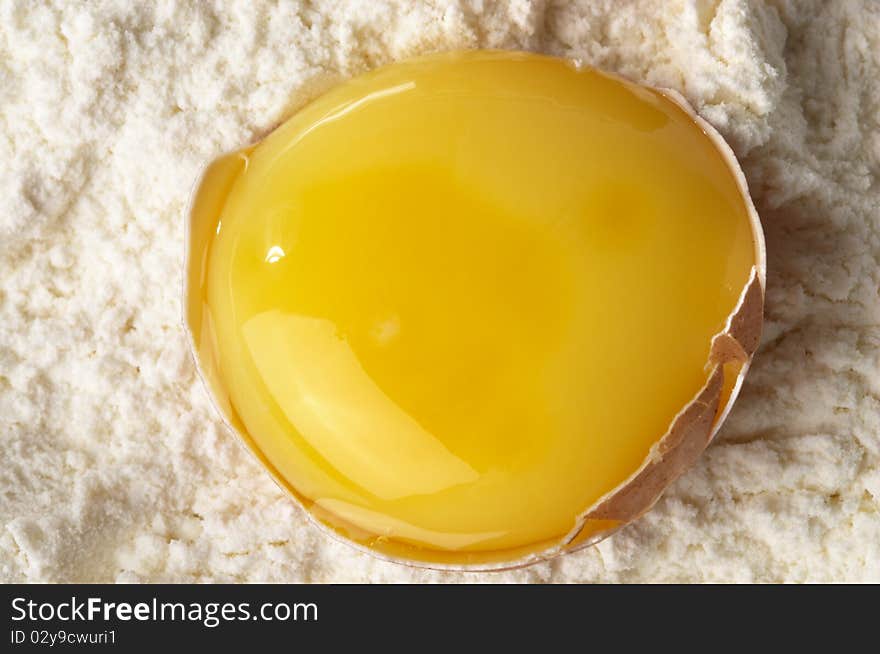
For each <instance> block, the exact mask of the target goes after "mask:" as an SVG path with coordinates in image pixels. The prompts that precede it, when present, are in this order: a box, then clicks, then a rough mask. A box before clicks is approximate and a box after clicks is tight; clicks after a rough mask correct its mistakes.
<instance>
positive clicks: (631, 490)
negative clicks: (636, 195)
mask: <svg viewBox="0 0 880 654" xmlns="http://www.w3.org/2000/svg"><path fill="white" fill-rule="evenodd" d="M605 74H606V75H608V73H605ZM611 77H616V78H618V79H621V80H623V78H622V77H620V76H615V75H611ZM626 81H627V82H629V83H631V81H630V80H626ZM642 86H645V85H642ZM646 88H651V89H652V90H654V91H656V92H658V93H660V94H662V95H663V96H665V97H666V98H667V99H669V100H670V101H671V102H673V103H674V104H675V105H677V106H678V107H680V108H681V109H682V110H683V111H684V112H685V113H686V114H687V115H688V116H689V117H690V118H691V119H692V120H693V121H694V122H695V123H696V124H697V125H698V126H699V127H700V129H701V130H702V131H703V132H704V133H705V134H706V135H707V136H709V138H710V139H711V141H712V142H713V143H714V145H715V147H716V149H717V151H718V152H719V153H720V154H721V156H722V158H723V159H724V160H725V161H726V162H727V164H728V167H729V169H730V171H731V173H732V174H733V176H734V178H735V181H736V184H737V187H738V189H739V191H740V194H741V197H742V201H743V204H744V207H745V209H746V212H747V215H748V217H749V221H750V225H751V231H752V239H753V244H754V250H755V264H754V266H753V267H752V270H751V274H750V276H749V279H748V282H747V283H746V285H745V287H744V288H743V290H742V292H741V294H740V298H739V302H738V303H737V305H736V307H735V308H734V310H733V312H732V313H731V314H730V315H729V316H728V319H727V321H726V324H725V328H724V330H723V331H721V332H720V333H718V334H716V335H715V336H714V337H713V339H712V346H711V349H710V355H709V360H708V361H707V362H706V366H707V370H709V371H710V374H709V377H708V381H707V382H706V384H705V385H704V386H703V388H702V389H701V390H700V391H699V392H698V393H697V394H696V395H695V396H694V398H693V399H692V400H691V401H690V402H689V403H688V404H687V405H685V406H684V407H683V408H682V409H681V411H680V412H679V413H678V414H677V415H676V417H675V418H674V419H673V421H672V423H671V425H670V427H669V429H668V431H667V432H666V433H665V434H664V435H663V436H662V437H661V438H659V439H658V441H657V442H656V443H655V444H654V446H653V447H652V448H651V450H650V452H649V453H648V455H647V456H646V457H645V459H644V461H643V462H642V464H641V465H640V466H639V468H638V469H637V470H635V471H634V472H633V473H632V475H630V477H629V478H628V479H626V480H625V481H623V482H622V483H621V484H619V485H618V486H617V487H616V488H615V489H613V490H612V491H610V492H608V493H607V494H606V495H604V496H603V497H601V498H600V499H599V500H598V501H596V502H595V503H594V504H593V505H592V506H590V507H589V508H587V509H586V510H585V511H584V512H583V513H582V514H581V515H580V516H579V518H578V519H577V521H576V524H575V526H574V528H573V529H572V530H571V531H569V533H568V534H567V535H565V536H564V537H563V538H561V539H559V540H558V541H553V542H547V543H545V544H544V545H545V546H544V547H543V548H541V549H540V551H535V548H534V547H528V548H522V551H521V552H517V551H513V550H508V551H506V552H505V555H506V556H505V557H504V558H503V559H501V560H499V559H497V554H496V553H493V554H495V555H494V556H492V557H486V558H485V559H484V560H481V558H480V556H479V555H476V556H473V557H471V560H472V561H473V562H468V563H462V562H460V561H458V560H455V559H454V558H452V557H451V558H450V562H448V563H445V562H443V561H440V562H438V561H436V560H433V559H432V560H429V561H424V560H419V559H418V558H415V557H414V556H413V551H412V548H411V547H410V546H407V545H404V544H396V543H393V542H390V541H386V542H384V543H382V545H383V547H382V548H381V549H375V548H371V547H367V546H365V545H363V544H361V543H358V542H356V541H354V540H351V539H350V538H347V537H345V536H343V535H342V534H341V533H339V532H337V531H336V530H335V529H334V528H333V527H331V526H329V525H327V524H325V522H323V521H322V520H320V519H318V517H316V515H315V513H316V512H317V511H318V507H317V506H316V505H314V504H313V503H312V502H311V501H310V500H308V499H307V498H304V497H302V496H301V495H300V494H298V493H297V492H296V490H295V489H294V488H293V487H292V486H291V485H290V484H289V483H288V482H287V480H285V479H284V478H283V477H282V476H281V475H280V474H279V472H278V470H277V469H276V468H275V467H274V466H273V465H272V463H271V462H270V461H269V460H268V459H267V458H266V456H265V455H264V454H263V453H262V452H261V451H260V449H259V448H258V447H257V446H256V445H255V443H254V441H253V439H252V438H251V437H250V436H249V434H248V433H247V430H246V429H245V428H244V425H243V423H242V421H241V419H240V418H239V416H238V414H237V413H236V412H235V409H234V407H233V406H232V405H231V403H230V402H229V399H228V397H227V396H226V394H225V391H224V389H223V386H222V383H221V380H220V377H219V371H218V364H217V361H216V352H217V347H216V340H215V336H214V330H213V328H212V325H211V323H210V321H211V315H210V312H208V311H206V310H205V306H204V302H203V301H201V298H203V297H204V284H205V278H204V275H205V269H206V266H207V254H208V249H209V248H208V243H209V239H210V238H211V232H212V231H213V230H214V229H215V228H216V225H215V223H214V222H213V221H212V220H210V219H205V217H211V218H215V217H216V216H217V215H219V213H220V209H221V208H222V204H223V202H224V199H225V196H226V192H227V191H228V189H229V187H230V186H231V184H232V183H233V182H234V180H235V179H236V177H237V175H238V174H239V173H240V172H241V171H242V170H243V169H245V168H246V166H247V161H248V159H247V153H248V151H249V150H250V149H252V148H253V147H254V145H251V146H250V147H248V148H245V149H243V150H240V151H236V152H233V153H230V154H226V155H222V156H220V157H218V158H217V159H215V160H214V161H212V162H210V163H209V164H208V165H207V166H206V168H205V169H204V171H203V173H202V175H201V176H200V177H199V179H198V181H197V182H196V184H195V186H194V189H193V192H192V195H191V198H190V202H189V206H188V208H187V214H186V215H187V234H186V261H185V270H186V275H185V277H184V290H183V308H184V312H183V323H184V328H185V330H186V332H187V334H188V337H189V339H190V346H191V349H192V352H193V357H194V360H195V363H196V367H197V370H198V371H199V374H200V376H201V377H202V380H203V381H204V383H205V384H206V386H207V388H208V390H209V395H210V397H211V399H212V401H213V403H214V405H215V406H216V408H217V410H218V411H219V413H220V415H221V417H222V418H223V421H224V422H225V424H226V425H227V426H228V427H229V428H230V429H231V430H232V431H233V432H234V433H235V434H236V435H237V436H238V437H239V438H240V439H241V440H242V441H243V442H244V444H245V445H247V448H248V450H250V452H251V453H252V454H254V455H255V456H256V457H257V458H258V459H259V460H260V462H261V463H262V464H263V465H264V466H265V467H266V468H267V469H268V470H269V472H270V473H271V475H272V477H273V478H274V479H275V481H276V483H278V484H279V486H280V487H282V488H283V489H284V490H285V491H287V492H288V493H289V494H290V495H291V496H292V497H293V498H294V499H295V500H296V501H297V502H298V503H299V504H300V506H301V507H303V508H306V509H307V510H306V515H308V516H309V519H310V520H311V521H312V522H313V523H314V524H315V525H316V526H318V528H320V529H321V530H323V531H324V532H326V533H328V534H329V535H331V536H332V537H334V538H336V539H338V540H341V541H342V542H345V543H347V544H349V545H351V546H353V547H355V548H357V549H359V550H361V551H363V552H366V553H369V554H371V555H373V556H377V557H379V558H382V559H385V560H390V561H394V562H398V563H405V564H409V565H416V566H422V567H430V568H436V569H450V570H497V569H506V568H514V567H521V566H524V565H529V564H532V563H536V562H538V561H542V560H546V559H548V558H552V557H555V556H558V555H560V554H564V553H567V552H573V551H576V550H578V549H581V548H584V547H587V546H589V545H592V544H594V543H596V542H598V541H600V540H602V539H604V538H606V537H607V536H609V535H611V534H612V533H614V532H615V531H616V530H618V529H620V528H621V527H623V526H625V525H627V524H629V523H630V522H632V521H633V520H635V519H636V518H638V517H639V516H641V515H643V514H644V513H645V512H647V511H648V510H650V508H651V507H652V506H653V505H654V504H655V503H656V502H657V500H658V499H659V498H660V496H661V495H662V493H663V491H664V490H665V489H666V488H667V487H668V486H669V485H670V484H671V483H672V482H673V481H674V480H675V479H677V478H678V477H679V476H680V475H681V474H682V473H684V472H685V471H686V470H687V469H688V468H689V467H690V466H691V465H693V464H694V462H695V461H696V460H697V458H698V457H699V455H700V454H701V453H702V451H703V450H704V449H705V448H706V446H707V445H708V444H709V443H710V442H711V440H712V438H713V437H714V436H715V434H716V433H717V432H718V430H719V429H720V427H721V425H722V424H723V422H724V420H725V418H726V417H727V415H728V414H729V413H730V410H731V408H732V406H733V403H734V401H735V400H736V397H737V395H738V394H739V391H740V388H741V386H742V383H743V380H744V378H745V376H746V373H747V372H748V369H749V365H750V363H751V360H752V357H753V355H754V353H755V350H756V349H757V346H758V343H759V340H760V334H761V326H762V320H763V303H764V288H765V279H766V253H765V246H764V235H763V230H762V227H761V223H760V219H759V217H758V214H757V211H756V210H755V207H754V205H753V203H752V201H751V198H750V196H749V193H748V187H747V184H746V179H745V176H744V174H743V172H742V169H741V168H740V166H739V164H738V162H737V160H736V157H735V155H734V153H733V151H732V150H731V148H730V146H729V145H728V144H727V143H726V142H725V141H724V139H723V138H722V137H721V135H720V134H719V133H718V132H717V131H716V130H715V129H714V128H713V127H712V126H711V125H709V124H708V123H707V122H706V121H704V120H703V119H702V118H700V117H699V116H698V115H697V113H696V112H695V111H694V110H693V108H692V107H691V106H690V104H689V103H688V102H687V100H685V98H684V97H683V96H681V95H680V94H679V93H677V92H676V91H673V90H669V89H663V88H655V87H646ZM205 342H212V343H213V346H212V347H209V348H207V351H206V348H200V347H199V345H200V344H201V343H205Z"/></svg>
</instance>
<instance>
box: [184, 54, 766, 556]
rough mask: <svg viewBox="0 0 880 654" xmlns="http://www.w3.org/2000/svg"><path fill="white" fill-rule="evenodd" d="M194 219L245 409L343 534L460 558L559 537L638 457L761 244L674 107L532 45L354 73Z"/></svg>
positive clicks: (199, 199)
mask: <svg viewBox="0 0 880 654" xmlns="http://www.w3.org/2000/svg"><path fill="white" fill-rule="evenodd" d="M192 230H193V231H192V234H191V247H192V251H191V270H190V275H191V278H190V286H191V289H194V291H193V297H194V299H193V300H192V302H191V305H190V307H189V312H190V313H189V322H190V325H191V327H192V328H193V331H194V339H195V342H196V350H197V353H198V357H199V360H200V363H201V365H202V370H203V373H204V375H205V377H206V378H207V381H208V383H209V385H210V387H211V389H212V391H213V394H214V396H215V398H216V400H217V403H218V404H219V406H220V408H221V409H222V410H223V412H224V414H225V415H226V417H227V418H228V420H229V421H230V422H231V423H232V424H233V426H234V427H235V428H236V429H237V430H238V431H239V432H240V433H241V435H242V436H243V437H244V438H245V440H246V441H247V442H248V443H249V444H250V446H251V447H252V448H253V449H254V451H255V452H256V453H257V454H258V455H259V456H260V457H261V458H262V460H263V461H264V463H266V465H267V466H268V467H269V468H270V470H271V471H272V472H273V474H274V475H275V477H276V479H278V480H279V482H281V483H282V484H283V485H284V486H285V487H286V488H287V489H289V490H290V491H291V492H293V493H294V494H295V495H296V497H298V498H299V500H300V501H301V502H302V503H303V505H304V506H305V507H306V508H307V509H308V510H309V511H310V512H311V514H312V515H313V516H314V517H316V518H317V519H318V520H320V521H321V522H323V523H324V524H326V525H328V526H330V527H331V528H332V529H334V530H335V531H336V532H337V533H339V534H341V535H343V536H345V537H347V538H349V539H351V540H354V541H356V542H359V543H361V544H363V545H366V546H368V547H371V548H374V549H375V550H378V551H380V552H383V553H386V554H392V555H395V556H403V557H406V558H410V559H416V560H422V561H433V562H446V563H456V562H457V563H469V562H484V561H502V560H507V559H511V558H513V557H514V556H518V555H522V554H523V553H527V552H533V551H538V550H541V549H542V548H546V547H547V546H548V544H552V543H556V542H559V540H560V539H562V538H563V537H565V535H566V534H568V533H569V532H570V531H571V530H572V528H573V527H574V526H575V521H576V519H577V517H578V516H579V515H580V514H582V513H583V512H584V511H585V510H586V509H587V508H588V507H590V506H591V505H592V504H594V503H595V502H596V501H597V500H598V499H599V498H601V497H602V496H603V495H605V494H607V493H609V492H610V491H612V490H613V489H615V488H616V487H617V486H619V485H620V484H621V483H622V482H624V481H625V480H626V479H627V478H628V477H630V475H632V474H633V473H634V472H635V471H636V470H637V469H638V468H639V466H640V465H641V464H642V462H643V461H644V460H645V458H646V456H647V455H648V453H649V450H650V448H651V446H652V445H653V444H655V443H656V442H657V441H658V440H659V439H660V438H661V437H662V436H663V435H664V433H665V432H666V431H667V430H668V428H669V426H670V423H671V422H672V420H673V419H674V417H675V416H676V414H677V413H678V412H679V411H680V410H681V409H682V407H684V406H685V405H686V404H687V403H688V402H689V401H690V400H691V399H692V398H693V397H694V395H695V394H696V393H697V392H698V391H699V390H700V389H701V388H702V386H703V385H704V384H705V383H706V381H707V377H708V374H709V369H708V367H707V360H708V355H709V349H710V341H711V338H712V336H713V335H714V334H716V333H718V332H720V331H722V330H723V328H724V324H725V320H726V319H727V317H728V315H729V314H730V313H731V312H732V310H733V309H734V307H735V305H736V303H737V300H738V297H739V294H740V292H741V290H742V288H743V287H744V285H745V284H746V282H747V280H748V276H749V274H750V271H751V268H752V266H753V264H754V262H755V246H754V243H753V238H752V232H751V227H750V222H749V217H748V214H747V210H746V207H745V205H744V203H743V200H742V197H741V194H740V191H739V189H738V187H737V183H736V179H735V177H734V175H733V173H732V171H731V170H730V168H729V166H728V164H727V162H726V161H725V160H724V158H723V157H722V156H721V154H719V152H718V150H717V148H716V146H715V145H714V144H713V142H712V141H711V140H710V138H709V137H708V136H707V135H706V134H705V133H704V132H703V131H702V130H701V129H700V127H699V126H698V125H697V123H696V122H695V121H694V120H693V119H692V118H691V117H690V116H689V115H688V114H687V113H686V112H685V111H684V110H682V109H681V108H680V107H678V106H677V105H676V104H675V103H673V102H672V101H670V100H669V99H667V98H666V97H665V96H663V95H662V94H660V93H658V92H655V91H653V90H649V89H645V88H642V87H639V86H636V85H634V84H631V83H628V82H625V81H622V80H620V79H618V78H615V77H611V76H608V75H605V74H603V73H600V72H597V71H595V70H592V69H580V70H579V69H577V68H576V67H575V66H573V65H572V64H570V63H568V62H565V61H562V60H559V59H555V58H551V57H544V56H538V55H532V54H524V53H501V52H474V53H453V54H443V55H433V56H429V57H425V58H421V59H416V60H411V61H409V62H405V63H399V64H395V65H391V66H388V67H385V68H382V69H379V70H377V71H374V72H371V73H369V74H366V75H363V76H361V77H358V78H355V79H353V80H351V81H348V82H346V83H344V84H342V85H340V86H338V87H337V88H335V89H333V90H332V91H330V92H329V93H327V94H325V95H323V96H322V97H320V98H319V99H318V100H316V101H314V102H312V103H311V104H309V105H308V106H306V107H305V108H303V109H302V110H300V111H299V112H298V113H296V114H295V115H294V116H293V117H291V118H290V119H289V120H287V121H286V122H285V123H283V124H282V125H281V126H280V127H278V128H277V129H276V130H274V131H273V132H272V133H271V134H270V135H269V136H268V137H266V138H265V139H264V140H262V141H261V142H260V143H259V144H257V145H256V146H253V147H250V148H248V149H245V150H242V151H240V152H237V153H234V154H232V155H228V156H226V157H225V158H223V159H221V160H219V161H218V162H217V163H215V164H214V165H213V166H212V167H211V169H209V171H208V173H207V174H206V176H205V178H204V179H203V181H202V184H201V186H200V189H199V190H198V192H197V195H196V198H195V202H194V214H193V225H192ZM600 526H601V527H609V526H612V525H611V524H607V525H606V524H603V525H600Z"/></svg>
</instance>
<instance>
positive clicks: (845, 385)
mask: <svg viewBox="0 0 880 654" xmlns="http://www.w3.org/2000/svg"><path fill="white" fill-rule="evenodd" d="M459 48H510V49H527V50H534V51H541V52H547V53H551V54H556V55H564V56H568V57H572V58H575V59H577V60H579V61H581V62H584V63H586V64H592V65H596V66H599V67H602V68H605V69H607V70H611V71H614V72H618V73H621V74H623V75H626V76H628V77H630V78H632V79H635V80H639V81H643V82H647V83H650V84H654V85H659V86H665V87H670V88H673V89H676V90H678V91H680V92H681V93H682V94H684V96H686V97H687V98H688V99H689V100H690V101H691V103H692V104H693V105H694V107H695V108H696V109H697V110H698V111H699V112H700V114H701V115H702V116H704V117H705V118H706V119H707V120H708V121H709V122H711V123H712V124H713V125H715V126H716V127H717V128H718V130H719V131H720V132H721V133H722V134H723V135H724V136H725V137H726V138H727V139H728V141H729V142H730V143H731V145H732V146H733V148H734V149H735V151H736V153H737V156H738V157H739V158H740V160H741V162H742V164H743V167H744V169H745V171H746V175H747V177H748V181H749V184H750V188H751V192H752V195H753V197H754V198H755V202H756V205H757V206H758V210H759V212H760V214H761V217H762V220H763V222H764V227H765V230H766V235H767V248H768V289H767V308H766V311H767V322H766V326H765V333H764V337H763V341H762V346H761V348H760V350H759V351H758V354H757V355H756V358H755V361H754V365H753V369H752V371H751V373H750V375H749V378H748V379H747V381H746V384H745V386H744V389H743V393H742V395H741V397H740V399H739V401H738V403H737V405H736V408H735V410H734V411H733V413H732V415H731V417H730V419H729V421H728V423H726V425H725V427H724V428H723V429H722V431H721V432H720V434H719V436H718V438H717V439H716V441H715V442H714V444H713V445H712V446H711V447H710V448H709V449H708V450H707V452H706V453H705V454H704V455H703V456H702V458H701V459H700V461H699V463H698V464H697V465H696V467H695V468H694V469H692V470H691V471H690V472H689V473H688V474H686V475H685V476H684V477H683V478H682V479H681V480H679V481H678V482H677V483H676V484H675V485H674V486H673V487H671V488H670V489H669V491H668V492H667V493H666V494H665V496H664V498H663V499H662V500H661V501H660V502H659V504H658V505H657V507H656V508H655V509H654V510H653V511H652V512H651V513H650V514H648V515H647V516H645V517H644V518H642V519H640V520H638V521H637V522H636V523H634V524H633V525H631V526H629V527H627V528H626V529H624V530H623V531H621V532H620V533H618V534H617V535H615V536H613V537H612V538H609V539H608V540H606V541H604V542H602V543H601V544H599V545H598V546H596V547H593V548H590V549H587V550H585V551H583V552H580V553H577V554H573V555H570V556H566V557H563V558H560V559H558V560H555V561H553V562H548V563H543V564H539V565H536V566H533V567H530V568H526V569H523V570H518V571H510V572H503V573H492V574H462V573H443V572H436V571H425V570H420V569H414V568H408V567H405V566H400V565H395V564H391V563H385V562H382V561H379V560H377V559H374V558H372V557H370V556H367V555H364V554H360V553H357V552H356V551H354V550H353V549H352V548H349V547H348V546H346V545H344V544H341V543H338V542H336V541H334V540H332V539H330V538H328V537H327V536H326V535H324V534H323V533H321V532H319V531H318V530H317V529H316V528H314V527H313V526H312V525H311V524H310V523H309V522H308V520H307V519H306V517H305V515H304V514H303V512H302V511H300V510H299V509H298V508H297V507H295V506H294V504H293V502H292V501H290V500H289V499H288V498H287V497H286V496H285V495H284V494H283V493H282V492H281V491H280V490H279V489H278V488H277V487H276V486H275V484H274V483H273V482H272V481H271V479H270V478H269V476H268V474H267V473H265V472H264V471H263V470H262V469H261V467H260V466H259V465H258V464H257V463H256V461H255V460H254V459H253V458H252V457H251V455H250V454H249V453H248V452H246V451H245V450H244V449H243V448H242V447H241V446H240V445H239V444H238V442H237V440H236V439H235V437H234V436H232V435H231V434H229V433H228V432H227V431H226V430H225V429H224V427H223V426H222V425H221V423H220V422H219V420H218V418H217V416H216V415H215V413H214V411H213V409H212V407H211V406H210V403H209V401H208V397H207V394H206V391H205V389H204V388H203V386H202V384H201V383H200V382H199V380H198V378H197V376H196V373H195V369H194V366H193V362H192V359H191V357H190V353H189V349H188V346H187V341H186V338H185V335H184V332H183V329H182V326H181V321H180V315H181V297H180V291H181V282H182V274H183V249H184V244H183V239H184V211H185V204H186V202H187V199H188V196H189V193H190V190H191V188H192V185H193V183H194V181H195V179H196V176H197V175H198V173H199V170H200V168H201V167H202V166H203V165H204V163H205V162H206V161H208V160H209V159H211V158H213V157H214V156H216V155H218V154H220V153H222V152H224V151H228V150H231V149H234V148H237V147H240V146H241V145H243V144H246V143H248V142H251V141H253V140H254V139H256V138H258V137H259V136H260V135H262V134H264V133H266V132H267V131H268V130H270V129H271V128H272V127H274V126H275V125H277V124H278V123H279V122H280V121H282V120H284V118H285V117H287V116H289V115H290V114H291V113H292V112H294V111H295V110H296V109H297V108H298V107H300V106H302V105H303V104H304V103H305V102H307V101H308V100H310V99H311V98H313V97H315V96H316V95H317V94H319V93H320V92H322V91H323V90H325V89H327V88H329V87H330V86H332V85H333V84H334V83H335V82H337V81H339V80H341V79H345V78H347V77H350V76H352V75H355V74H357V73H360V72H363V71H365V70H367V69H370V68H373V67H375V66H379V65H381V64H384V63H387V62H391V61H394V60H398V59H401V58H404V57H408V56H412V55H416V54H420V53H426V52H431V51H437V50H448V49H459ZM878 288H880V3H878V2H873V1H870V0H864V1H862V0H840V1H836V2H824V1H822V0H788V1H786V0H773V1H770V2H760V1H757V0H755V1H749V0H677V1H673V0H669V1H667V0H639V1H636V0H623V1H621V0H593V1H589V0H584V1H571V2H566V1H559V2H554V1H539V0H535V1H528V0H509V1H507V2H493V1H489V0H433V1H426V2H415V1H409V0H369V1H368V0H360V1H355V0H312V1H305V0H303V1H301V2H295V1H281V0H279V1H276V2H263V1H261V2H249V1H247V2H246V1H240V2H226V1H224V2H220V1H218V2H208V1H205V2H195V1H186V0H168V1H167V2H157V3H153V2H149V3H147V2H130V1H129V0H102V1H96V2H90V3H79V2H60V1H59V2H51V1H48V0H46V1H37V2H34V1H28V0H0V460H2V465H0V581H2V582H15V581H150V582H189V581H206V582H213V581H217V582H220V581H306V582H309V581H320V582H325V581H326V582H332V581H335V582H343V581H349V582H358V581H384V582H393V581H401V582H405V581H566V582H593V581H603V582H616V581H624V582H647V581H650V582H664V581H875V582H878V581H880V295H878Z"/></svg>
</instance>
